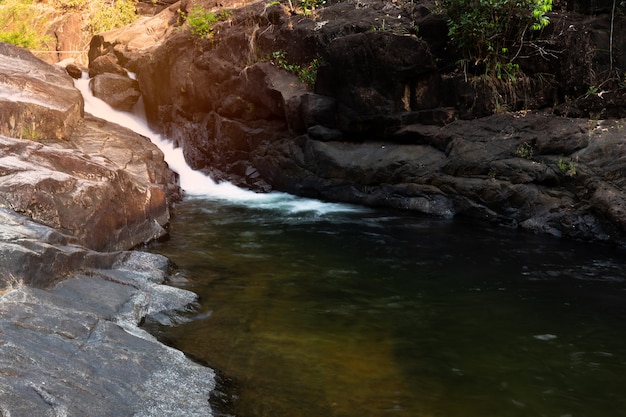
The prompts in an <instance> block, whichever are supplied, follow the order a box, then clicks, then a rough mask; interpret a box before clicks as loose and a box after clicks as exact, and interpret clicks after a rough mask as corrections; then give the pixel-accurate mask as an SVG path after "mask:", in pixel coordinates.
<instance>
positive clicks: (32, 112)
mask: <svg viewBox="0 0 626 417" xmlns="http://www.w3.org/2000/svg"><path fill="white" fill-rule="evenodd" d="M0 56H1V57H2V59H0V108H2V112H0V134H1V135H5V136H11V137H15V138H23V139H30V140H41V139H51V138H53V139H63V140H67V139H68V138H69V136H70V135H71V134H72V131H73V130H74V128H75V127H76V125H77V124H78V123H79V122H80V120H81V118H82V116H83V99H82V96H81V94H80V92H79V91H78V90H77V89H76V88H74V83H73V80H72V78H71V77H69V76H68V75H67V73H66V72H65V71H64V70H63V69H61V68H58V67H55V66H52V65H49V64H47V63H45V62H43V61H41V60H39V59H38V58H35V57H34V56H33V55H32V54H31V53H30V52H28V51H27V50H25V49H22V48H18V47H16V46H13V45H9V44H6V43H0Z"/></svg>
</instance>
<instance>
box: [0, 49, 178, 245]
mask: <svg viewBox="0 0 626 417" xmlns="http://www.w3.org/2000/svg"><path fill="white" fill-rule="evenodd" d="M0 46H2V47H5V49H6V51H5V52H6V53H7V54H8V55H7V60H4V57H3V60H2V63H3V64H4V63H5V62H12V63H13V65H12V68H13V69H10V70H7V69H6V67H2V68H3V71H5V70H6V71H5V72H0V77H3V78H2V79H4V80H9V79H11V80H13V78H12V77H13V75H14V70H15V69H20V71H21V73H20V75H19V77H20V79H21V80H22V82H23V85H24V86H25V88H26V89H25V90H24V91H21V92H20V93H15V94H12V95H9V94H4V95H3V97H6V100H7V103H0V107H2V109H3V111H2V113H1V115H2V116H1V117H2V118H3V124H2V126H3V127H4V128H5V129H4V130H5V131H6V134H5V136H0V172H1V173H2V175H1V176H0V207H6V208H10V209H12V210H15V211H17V212H19V213H23V214H26V215H28V216H29V217H31V218H32V219H34V220H36V221H38V222H40V223H42V224H45V225H48V226H50V227H54V228H56V229H58V230H61V231H63V232H64V233H66V234H70V235H72V236H74V237H75V238H76V239H77V242H78V243H80V244H81V245H84V246H86V247H88V248H90V249H94V250H101V251H112V250H121V249H128V248H131V247H134V246H136V245H138V244H141V243H143V242H146V241H149V240H152V239H155V238H158V237H161V236H163V235H165V234H166V231H165V229H164V226H166V225H167V223H168V222H169V208H168V206H169V202H170V201H171V200H170V199H171V198H175V195H176V194H177V192H178V191H177V188H176V185H175V184H176V177H175V175H174V173H172V172H171V171H170V170H169V168H168V167H167V164H166V163H165V162H164V160H163V155H162V154H161V152H160V151H159V150H158V148H156V146H154V145H153V144H152V143H150V141H149V140H148V139H146V138H144V137H141V136H139V135H137V134H135V133H133V132H130V131H128V130H126V129H123V128H121V127H119V126H117V125H114V124H112V123H108V122H105V121H103V120H99V119H95V118H93V117H91V116H88V117H85V118H83V117H82V112H83V110H82V109H83V100H82V96H81V95H80V92H79V91H78V90H77V89H76V88H75V87H74V86H73V82H72V80H71V78H69V77H68V76H67V75H65V74H62V73H59V72H58V71H57V69H55V68H54V67H52V66H50V65H48V64H45V63H43V62H41V61H39V60H37V59H36V58H34V57H32V55H29V54H28V53H27V52H25V51H22V50H19V49H18V48H10V47H8V46H4V45H0ZM0 65H1V64H0ZM2 74H4V75H2ZM9 77H11V78H9ZM42 80H43V81H42ZM12 82H13V81H12ZM57 83H58V84H59V85H57ZM0 87H1V88H3V89H4V91H5V92H6V91H7V89H10V88H12V87H11V86H9V87H7V86H6V84H3V85H0ZM25 96H27V98H26V99H25V98H24V97H25ZM11 100H18V101H11ZM19 100H23V101H22V102H20V101H19ZM26 100H28V102H26ZM55 100H56V101H55ZM34 103H36V104H34ZM51 107H54V108H53V109H51ZM5 108H8V109H9V111H7V112H5V111H4V109H5ZM61 109H66V111H61ZM30 118H32V119H33V120H35V121H36V122H32V123H36V126H39V127H38V128H37V129H38V130H34V131H30V132H37V138H36V139H38V140H39V141H40V142H41V143H40V142H35V141H29V140H24V139H25V138H24V135H23V133H22V132H24V129H25V128H26V126H30V125H29V123H31V122H28V123H27V122H26V121H27V120H30ZM59 132H62V134H61V133H59ZM10 135H12V136H13V137H8V136H10ZM60 136H61V137H62V139H63V140H62V141H60V140H59V139H60ZM31 139H35V138H31ZM44 142H45V143H44Z"/></svg>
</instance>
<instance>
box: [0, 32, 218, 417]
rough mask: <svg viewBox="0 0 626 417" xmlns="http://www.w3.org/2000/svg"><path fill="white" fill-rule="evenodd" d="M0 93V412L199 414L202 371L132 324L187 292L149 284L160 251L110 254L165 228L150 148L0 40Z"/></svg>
mask: <svg viewBox="0 0 626 417" xmlns="http://www.w3.org/2000/svg"><path fill="white" fill-rule="evenodd" d="M5 58H6V59H5ZM7 62H8V63H12V65H10V66H7V65H6V63H7ZM16 70H18V72H19V73H16V72H15V71H16ZM15 80H18V81H19V84H16V81H15ZM18 87H20V88H19V89H18ZM0 93H1V94H0V117H2V119H1V121H2V123H1V125H0V126H1V127H2V129H3V130H2V133H0V224H2V227H0V334H1V335H2V338H1V340H0V367H1V369H2V372H0V415H3V416H45V415H55V416H72V417H74V416H75V417H79V416H80V417H82V416H120V417H121V416H129V415H135V416H139V415H141V416H154V417H161V416H171V417H178V416H211V415H212V411H211V407H210V405H209V402H208V400H209V397H210V395H211V392H212V390H213V388H214V386H215V382H214V373H213V371H212V370H210V369H209V368H206V367H203V366H200V365H198V364H196V363H193V362H192V361H191V360H189V359H188V358H186V357H185V355H184V354H183V353H182V352H179V351H176V350H174V349H171V348H169V347H166V346H165V345H163V344H162V343H160V342H158V341H157V340H156V339H155V338H153V337H152V336H150V335H149V334H148V333H146V332H145V331H144V330H142V329H141V328H140V327H139V325H140V323H142V322H143V321H144V320H149V321H151V322H155V323H159V324H161V325H172V324H175V323H177V322H180V321H181V320H183V318H182V317H183V316H182V315H181V313H183V312H189V311H191V310H192V309H193V308H195V306H196V305H197V302H198V300H197V296H196V295H195V294H193V293H191V292H188V291H185V290H182V289H176V288H173V287H170V286H166V285H163V284H164V283H165V282H166V281H167V280H168V279H169V269H170V265H169V262H168V260H167V259H166V258H164V257H162V256H159V255H154V254H148V253H143V252H138V251H134V252H127V251H123V249H129V248H132V247H135V246H137V245H139V244H142V243H144V242H147V241H150V240H152V239H155V238H158V237H161V236H164V235H165V234H166V230H165V228H164V227H165V226H166V225H167V223H168V222H169V205H170V203H171V202H172V201H173V200H174V199H176V198H177V197H178V196H179V194H180V190H179V187H178V186H177V177H176V175H175V174H174V173H173V172H172V171H171V170H169V168H168V166H167V164H166V163H165V162H164V160H163V154H162V153H161V152H160V151H159V149H158V148H157V147H156V146H155V145H153V144H152V143H150V141H149V140H148V139H147V138H145V137H143V136H140V135H137V134H135V133H134V132H132V131H129V130H127V129H125V128H122V127H121V126H119V125H116V124H114V123H110V122H107V121H105V120H102V119H98V118H95V117H93V116H91V115H84V116H83V99H82V97H81V95H80V93H79V91H78V90H77V89H76V88H75V87H74V86H73V84H72V81H71V78H69V76H68V75H67V74H65V73H64V72H62V71H61V70H60V69H55V68H54V67H52V66H50V65H48V64H45V63H43V62H42V61H39V60H37V59H35V58H34V57H33V56H32V55H30V53H28V52H27V51H25V50H21V49H19V48H14V47H8V46H4V45H2V44H0ZM5 109H6V110H7V111H6V112H5ZM31 118H32V119H31ZM64 118H65V119H64ZM32 123H38V124H32ZM31 126H36V127H37V128H38V130H37V132H38V134H37V135H36V137H35V135H32V134H31V135H30V136H29V137H26V135H25V134H24V132H25V131H26V128H27V127H31ZM11 136H12V137H11ZM27 139H31V140H27ZM35 139H36V140H35Z"/></svg>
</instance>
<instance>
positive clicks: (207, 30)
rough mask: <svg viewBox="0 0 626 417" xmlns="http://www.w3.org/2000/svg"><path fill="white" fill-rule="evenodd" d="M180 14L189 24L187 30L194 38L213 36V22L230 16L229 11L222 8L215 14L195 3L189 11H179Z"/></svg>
mask: <svg viewBox="0 0 626 417" xmlns="http://www.w3.org/2000/svg"><path fill="white" fill-rule="evenodd" d="M181 16H182V17H183V19H184V20H185V21H186V22H187V23H188V24H189V30H190V31H191V34H192V35H193V36H194V37H195V38H197V39H206V38H211V37H212V36H213V28H214V26H215V24H216V23H217V22H220V21H224V20H227V19H228V18H230V16H231V13H229V12H227V11H224V10H222V11H221V12H219V13H217V14H216V13H214V12H212V11H210V10H206V9H205V8H204V7H202V6H200V5H195V6H194V7H193V8H192V9H191V10H189V13H184V12H181Z"/></svg>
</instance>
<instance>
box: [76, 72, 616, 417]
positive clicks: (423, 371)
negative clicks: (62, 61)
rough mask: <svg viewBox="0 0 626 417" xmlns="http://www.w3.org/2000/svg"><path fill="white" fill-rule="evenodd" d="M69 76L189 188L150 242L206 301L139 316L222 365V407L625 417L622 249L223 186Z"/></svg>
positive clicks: (326, 416)
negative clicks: (173, 315) (164, 314)
mask: <svg viewBox="0 0 626 417" xmlns="http://www.w3.org/2000/svg"><path fill="white" fill-rule="evenodd" d="M76 85H77V87H79V88H80V89H81V91H83V94H84V97H85V110H86V111H88V112H91V113H93V114H95V115H97V116H100V117H103V118H105V119H108V120H115V121H116V122H117V123H120V124H123V125H125V126H127V127H130V128H131V129H134V130H136V131H137V132H140V133H142V134H143V135H146V136H148V137H150V138H151V139H152V140H153V141H154V142H155V143H157V144H158V145H159V146H160V148H161V149H162V150H163V152H164V153H165V157H166V160H167V162H168V163H169V164H170V166H171V167H172V168H173V169H174V170H176V171H177V172H178V173H179V175H180V178H181V185H182V187H183V188H184V189H185V190H186V191H187V193H188V194H194V195H196V197H188V198H186V199H185V200H184V201H183V202H182V203H179V204H178V205H177V206H176V208H175V216H174V218H173V221H172V225H171V239H170V240H169V241H167V242H162V243H158V244H155V245H153V246H152V247H151V248H150V249H151V250H153V251H154V252H158V253H162V254H164V255H166V256H168V257H169V258H170V259H171V260H172V261H174V262H175V263H176V264H177V265H178V267H179V268H180V270H179V274H180V275H181V277H186V278H187V279H188V281H187V282H186V283H184V282H181V283H179V285H184V286H185V287H186V288H188V289H191V290H193V291H195V292H197V293H198V294H199V295H200V296H201V301H202V304H201V306H200V308H199V310H198V311H197V312H196V313H195V314H193V315H192V316H191V321H189V322H188V323H185V324H180V325H178V326H176V327H156V326H154V325H153V324H150V323H147V324H146V326H147V327H148V328H149V329H150V330H151V331H153V332H155V333H156V334H158V335H159V336H160V337H161V339H162V340H164V341H166V342H167V343H169V344H171V345H173V346H175V347H177V348H179V349H181V350H183V351H185V352H186V353H187V354H189V355H190V356H192V357H194V358H196V359H198V360H200V361H203V362H204V363H207V364H209V365H210V366H212V367H214V368H215V369H217V370H218V371H219V372H221V374H222V376H223V377H222V382H223V384H222V386H221V387H220V392H219V393H216V396H215V397H214V398H212V400H211V401H212V404H213V405H214V407H215V408H217V409H218V410H219V412H220V413H221V415H224V416H226V415H234V416H237V417H261V416H263V417H265V416H267V417H270V416H271V417H387V416H398V417H434V416H437V417H531V416H541V417H543V416H546V417H621V416H626V395H624V393H625V392H626V391H625V389H626V388H625V387H626V256H625V255H626V251H624V250H617V249H614V248H612V247H607V246H604V245H591V244H583V243H575V242H566V241H561V240H559V239H554V238H550V237H545V236H533V235H528V234H523V233H518V232H516V231H513V230H510V229H502V228H492V227H489V226H486V225H484V224H468V223H465V222H463V221H459V220H455V221H449V220H438V219H431V218H423V217H414V216H411V215H409V214H406V213H400V212H387V211H374V210H365V209H359V208H353V207H347V206H342V205H335V204H325V203H320V202H316V201H312V200H303V199H298V198H295V197H291V196H287V195H284V194H272V195H253V194H251V193H249V192H245V191H243V190H238V189H235V188H234V187H232V186H230V185H229V184H219V185H218V184H215V183H214V182H212V181H211V180H210V179H209V178H207V177H205V176H204V175H203V174H201V173H199V172H195V171H192V170H191V169H190V168H189V167H188V166H187V165H186V163H185V161H184V158H183V154H182V150H181V149H175V148H174V147H173V146H172V144H171V143H170V142H169V141H167V139H166V138H162V137H161V136H160V135H157V134H155V133H154V132H152V131H150V129H148V128H147V126H146V124H145V121H144V119H143V117H142V115H141V106H138V108H137V112H138V113H137V114H136V115H131V114H128V113H120V112H117V111H114V110H113V109H111V108H110V107H108V106H107V105H106V104H104V103H102V102H101V101H99V100H97V99H94V98H93V97H92V96H91V95H90V91H89V88H88V80H87V79H86V78H84V79H82V80H78V81H77V82H76ZM198 196H203V197H198Z"/></svg>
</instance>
